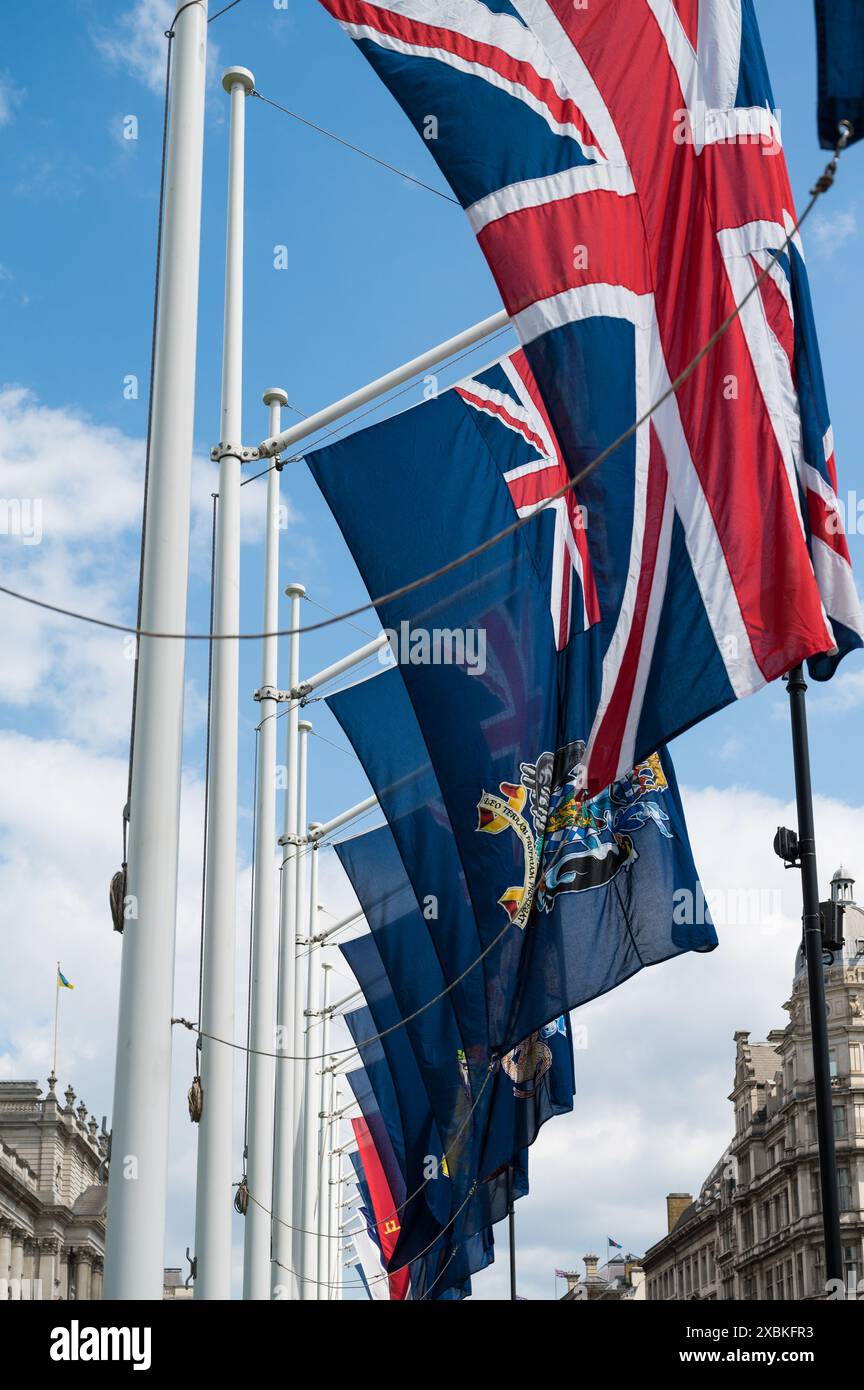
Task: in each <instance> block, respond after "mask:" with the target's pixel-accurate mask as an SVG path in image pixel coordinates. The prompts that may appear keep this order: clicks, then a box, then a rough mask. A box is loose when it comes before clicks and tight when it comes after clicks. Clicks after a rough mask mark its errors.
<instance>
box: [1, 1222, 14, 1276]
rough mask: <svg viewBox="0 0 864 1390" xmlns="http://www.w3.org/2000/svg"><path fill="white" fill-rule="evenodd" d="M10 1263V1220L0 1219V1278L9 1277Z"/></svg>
mask: <svg viewBox="0 0 864 1390" xmlns="http://www.w3.org/2000/svg"><path fill="white" fill-rule="evenodd" d="M11 1263H12V1222H11V1221H0V1279H8V1278H9V1266H10V1264H11Z"/></svg>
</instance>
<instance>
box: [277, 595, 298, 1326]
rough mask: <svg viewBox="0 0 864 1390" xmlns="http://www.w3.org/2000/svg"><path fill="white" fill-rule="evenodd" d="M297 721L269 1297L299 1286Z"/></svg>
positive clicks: (294, 605)
mask: <svg viewBox="0 0 864 1390" xmlns="http://www.w3.org/2000/svg"><path fill="white" fill-rule="evenodd" d="M305 592H306V590H305V589H304V587H303V585H302V584H289V585H288V588H287V589H286V590H285V593H286V594H287V595H288V597H289V598H290V600H291V612H290V625H291V627H292V628H293V629H294V633H293V636H292V637H291V638H289V648H288V682H289V685H291V686H294V685H296V684H297V681H298V680H299V678H300V634H299V632H298V631H297V629H298V628H299V626H300V602H301V600H302V598H303V595H304V594H305ZM299 722H300V717H299V712H298V707H297V705H296V703H294V702H293V701H292V702H291V704H289V706H288V713H287V715H286V718H285V725H286V730H285V833H284V836H283V837H282V839H283V841H284V845H285V856H284V859H283V861H282V900H281V910H280V914H279V975H278V982H279V983H278V996H277V1005H276V1034H277V1040H276V1047H275V1049H274V1050H275V1051H276V1052H282V1053H284V1054H285V1058H286V1060H284V1061H277V1063H276V1107H275V1122H274V1124H275V1131H274V1140H273V1200H272V1204H271V1211H272V1213H273V1222H272V1227H271V1250H272V1255H271V1281H270V1292H271V1297H272V1298H274V1299H284V1298H286V1297H287V1298H296V1297H297V1296H298V1291H299V1286H298V1284H297V1281H296V1278H295V1276H294V1274H292V1273H291V1271H292V1270H296V1269H297V1265H295V1264H293V1263H292V1261H293V1259H294V1248H293V1246H294V1242H293V1238H292V1237H293V1232H292V1230H291V1228H292V1226H295V1225H299V1224H300V1223H299V1222H297V1221H295V1219H294V1218H295V1214H299V1207H298V1208H295V1205H294V1187H293V1183H294V1137H295V1113H296V1105H295V1089H294V1063H293V1062H292V1061H289V1060H288V1058H290V1057H292V1056H294V1055H295V1054H296V1052H297V1050H298V1049H296V1048H295V1047H294V975H295V968H296V953H297V845H296V840H297V835H298V831H299V826H298V823H297V741H298V725H299Z"/></svg>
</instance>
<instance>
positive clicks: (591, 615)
mask: <svg viewBox="0 0 864 1390" xmlns="http://www.w3.org/2000/svg"><path fill="white" fill-rule="evenodd" d="M511 361H512V363H513V366H514V368H515V370H516V372H517V373H518V374H519V377H520V379H521V380H522V382H523V384H524V386H525V389H526V391H527V392H528V395H529V396H530V397H531V400H532V402H533V404H534V407H535V409H536V410H537V411H538V413H539V415H540V418H541V419H542V421H543V423H544V425H545V426H546V431H547V433H548V435H549V438H550V439H551V440H552V442H553V444H554V445H555V448H556V450H557V451H558V457H559V460H560V463H561V480H560V482H559V484H558V486H559V487H563V485H564V483H566V481H567V479H568V477H569V474H568V472H567V466H566V464H565V462H564V456H563V454H562V453H561V448H560V445H559V443H558V438H557V436H556V434H555V431H554V429H553V428H552V421H551V420H550V418H549V412H548V410H547V409H546V403H545V401H544V400H543V397H542V396H541V395H540V392H539V390H538V388H537V382H536V381H535V380H534V373H533V372H532V371H531V368H530V367H529V365H528V358H527V357H526V356H525V353H524V351H523V350H522V348H519V350H518V351H517V352H514V353H513V356H512V358H511ZM566 498H567V511H568V514H569V516H570V520H571V523H572V525H573V533H574V536H575V538H576V549H577V550H578V552H579V558H580V560H581V561H582V593H583V598H584V602H585V613H586V616H587V619H588V625H589V627H590V626H591V625H592V624H593V623H599V621H600V600H599V599H598V597H597V585H596V582H595V580H594V568H593V566H592V564H591V552H590V551H589V549H588V538H587V536H586V535H585V527H584V526H583V524H582V512H581V509H580V506H579V501H578V498H577V496H576V493H575V491H574V489H573V488H571V489H570V491H569V492H568V493H567V494H566Z"/></svg>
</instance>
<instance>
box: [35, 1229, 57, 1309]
mask: <svg viewBox="0 0 864 1390" xmlns="http://www.w3.org/2000/svg"><path fill="white" fill-rule="evenodd" d="M59 1249H60V1242H59V1240H58V1239H57V1237H56V1236H45V1237H44V1238H43V1239H42V1240H40V1242H39V1278H40V1279H41V1280H42V1301H43V1302H44V1303H50V1302H51V1301H52V1300H53V1298H54V1294H55V1289H54V1280H55V1278H56V1273H55V1271H56V1268H57V1253H58V1251H59Z"/></svg>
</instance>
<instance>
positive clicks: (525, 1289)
mask: <svg viewBox="0 0 864 1390" xmlns="http://www.w3.org/2000/svg"><path fill="white" fill-rule="evenodd" d="M682 795H683V797H684V805H685V809H686V813H687V820H688V824H689V827H690V833H691V839H692V841H693V848H694V853H695V856H696V862H697V865H698V866H699V868H700V871H701V874H702V878H703V881H704V882H705V884H706V885H708V886H716V887H720V888H725V889H727V890H728V889H739V890H747V889H754V888H756V889H762V890H765V891H768V892H770V893H774V892H776V893H778V894H779V897H780V903H781V911H780V915H779V917H778V918H777V919H776V920H775V921H773V922H769V923H768V924H767V925H766V927H764V928H763V927H761V926H759V925H756V926H753V925H748V924H746V923H741V924H738V925H736V924H734V923H731V924H727V925H726V926H723V927H718V935H719V937H720V945H719V947H718V949H717V950H716V951H714V952H713V953H712V954H710V955H707V956H701V955H689V956H683V957H679V958H678V959H677V960H673V961H669V962H667V963H666V964H663V965H659V966H656V967H654V968H653V969H651V970H643V971H642V972H641V974H639V975H636V976H635V977H634V978H633V979H632V980H629V981H628V982H627V983H626V984H624V985H622V986H620V988H618V989H616V990H613V991H612V993H611V994H607V995H605V996H604V997H603V998H602V999H597V1000H594V1001H593V1002H592V1003H591V1004H589V1005H587V1006H586V1007H585V1008H583V1009H580V1010H578V1011H577V1012H576V1013H575V1014H574V1015H573V1018H574V1021H576V1022H579V1023H581V1024H584V1025H585V1027H586V1028H587V1030H588V1037H587V1042H588V1046H587V1048H586V1049H585V1050H584V1051H577V1053H576V1088H577V1091H576V1100H575V1107H574V1111H573V1114H572V1115H569V1116H561V1117H559V1118H557V1119H554V1120H551V1121H550V1122H549V1123H548V1124H547V1125H546V1127H545V1128H544V1130H543V1131H542V1132H541V1135H540V1138H539V1139H538V1141H537V1143H536V1144H535V1145H534V1148H533V1149H532V1152H531V1192H530V1194H529V1196H528V1197H526V1198H524V1199H523V1200H522V1201H520V1202H519V1203H518V1204H517V1207H516V1229H517V1244H518V1268H519V1291H520V1293H522V1294H524V1295H525V1296H527V1297H529V1298H532V1299H550V1298H552V1296H553V1288H554V1278H553V1272H554V1270H555V1268H556V1267H557V1268H559V1269H572V1268H581V1257H582V1256H583V1255H585V1254H590V1253H594V1254H597V1255H599V1256H600V1257H601V1259H603V1258H605V1254H606V1244H605V1242H606V1237H607V1235H609V1236H612V1237H613V1238H614V1239H617V1240H619V1241H621V1242H622V1243H623V1245H624V1247H625V1250H629V1251H632V1252H633V1253H635V1254H638V1255H641V1254H644V1251H645V1249H646V1248H647V1247H648V1246H649V1245H651V1244H652V1243H653V1242H654V1241H656V1240H659V1239H660V1237H661V1236H662V1235H663V1234H664V1232H665V1198H666V1194H667V1192H673V1191H689V1192H695V1191H697V1190H698V1187H699V1185H700V1184H701V1182H702V1180H703V1178H705V1177H706V1176H707V1174H708V1172H709V1171H710V1169H711V1167H712V1165H713V1163H714V1162H715V1161H716V1160H717V1159H718V1158H719V1157H720V1154H721V1153H722V1151H723V1148H724V1147H725V1145H726V1144H727V1143H728V1141H729V1139H730V1138H731V1136H732V1129H733V1115H732V1106H731V1104H730V1103H729V1101H728V1100H727V1096H728V1093H729V1090H730V1088H731V1081H732V1072H733V1063H734V1044H733V1041H732V1035H733V1033H734V1032H735V1030H736V1029H739V1028H743V1029H749V1030H750V1032H751V1034H752V1036H753V1038H754V1039H757V1038H764V1037H765V1036H766V1034H767V1032H768V1031H769V1030H770V1029H771V1028H779V1027H783V1026H784V1024H785V1023H786V1021H787V1016H786V1014H785V1013H784V1012H783V1003H784V1002H785V1000H787V999H788V998H789V991H790V988H791V983H792V972H793V966H794V959H795V952H796V949H797V946H798V941H799V939H800V914H801V906H800V896H799V895H800V882H799V878H798V875H797V874H793V873H786V872H785V871H784V869H783V866H782V864H781V863H780V861H779V860H778V859H776V858H775V856H774V854H773V852H772V848H771V840H772V837H773V833H774V829H775V828H776V826H777V825H780V824H784V823H785V824H787V825H795V824H796V819H795V811H794V807H793V806H792V805H791V804H790V803H783V802H781V801H779V800H777V799H775V798H773V797H770V796H765V795H762V794H761V793H758V792H755V791H752V790H748V789H746V788H740V789H737V790H736V789H733V790H731V791H717V790H713V789H711V788H708V789H705V790H693V789H685V790H684V792H683V793H682ZM815 814H816V834H817V848H818V849H819V850H820V870H821V876H822V883H823V885H826V890H827V880H828V878H829V877H830V874H831V872H832V871H833V869H834V868H835V867H836V862H839V861H840V860H841V859H843V860H848V862H849V863H850V864H851V866H852V870H853V872H854V871H855V868H856V864H857V865H858V867H859V870H860V874H861V878H862V879H864V862H861V851H860V846H861V844H862V843H864V806H847V805H844V804H842V803H840V802H837V801H833V800H829V799H826V798H822V797H820V798H817V800H816V807H815ZM828 846H830V851H829V850H828ZM829 855H830V857H829ZM835 861H836V862H835ZM496 1242H497V1246H498V1249H497V1258H496V1262H495V1265H494V1266H493V1267H492V1269H491V1270H489V1271H488V1272H484V1273H483V1274H481V1275H479V1276H477V1277H476V1278H475V1280H474V1288H475V1295H476V1296H477V1297H479V1298H484V1299H486V1298H506V1297H507V1240H506V1232H505V1231H504V1230H503V1228H501V1227H499V1228H497V1230H496ZM557 1292H558V1296H559V1297H560V1296H561V1294H563V1292H564V1289H563V1287H559V1288H558V1291H557Z"/></svg>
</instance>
